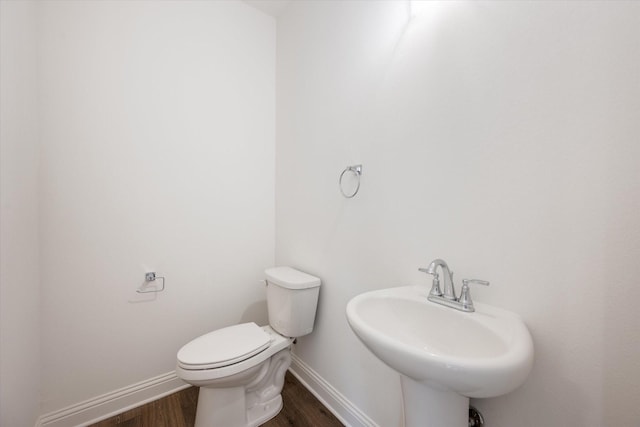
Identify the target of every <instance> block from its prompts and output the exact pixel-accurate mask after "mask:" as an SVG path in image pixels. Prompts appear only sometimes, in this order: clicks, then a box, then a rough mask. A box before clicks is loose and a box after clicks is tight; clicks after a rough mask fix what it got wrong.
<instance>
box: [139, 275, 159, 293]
mask: <svg viewBox="0 0 640 427" xmlns="http://www.w3.org/2000/svg"><path fill="white" fill-rule="evenodd" d="M156 279H160V280H161V281H162V287H161V288H160V289H156V288H153V289H148V290H145V288H146V287H147V286H148V284H149V283H150V282H155V281H156ZM162 291H164V277H162V276H156V273H155V271H150V272H148V273H145V274H144V284H143V285H142V286H140V287H139V288H138V289H136V292H137V293H139V294H149V293H151V292H162Z"/></svg>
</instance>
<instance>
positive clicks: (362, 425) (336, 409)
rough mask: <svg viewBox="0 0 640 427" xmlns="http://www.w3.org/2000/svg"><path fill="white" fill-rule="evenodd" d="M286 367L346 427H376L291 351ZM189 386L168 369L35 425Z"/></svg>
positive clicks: (72, 420)
mask: <svg viewBox="0 0 640 427" xmlns="http://www.w3.org/2000/svg"><path fill="white" fill-rule="evenodd" d="M292 359H293V360H292V363H291V367H290V368H289V370H290V371H291V373H292V374H293V375H294V376H295V377H296V378H297V379H298V380H299V381H300V382H301V383H302V384H303V385H304V386H305V387H306V388H307V389H309V391H310V392H311V393H312V394H313V395H314V396H315V397H316V398H317V399H318V400H319V401H320V402H322V404H323V405H324V406H326V407H327V409H329V410H330V411H331V412H332V413H333V414H334V415H335V416H336V417H337V418H338V419H339V420H340V422H342V423H343V424H344V425H345V426H347V427H379V426H378V424H376V423H375V422H374V421H373V420H371V418H369V417H367V415H366V414H365V413H364V412H362V411H361V410H360V409H358V407H356V406H355V405H354V404H353V403H351V402H350V401H349V400H348V399H347V398H346V397H345V396H344V395H342V394H341V393H340V392H339V391H338V390H336V389H335V388H334V387H333V386H332V385H331V384H329V383H328V382H327V381H326V380H325V379H324V378H322V377H321V376H320V375H319V374H318V373H317V372H316V371H314V370H313V369H311V367H310V366H309V365H307V364H306V363H305V362H303V361H302V360H301V359H300V358H299V357H297V356H296V355H295V354H292ZM187 387H189V384H186V383H185V382H184V381H182V380H181V379H179V378H178V377H177V376H176V374H175V372H173V371H172V372H168V373H166V374H163V375H159V376H157V377H154V378H150V379H148V380H145V381H141V382H139V383H136V384H132V385H130V386H127V387H123V388H121V389H119V390H115V391H112V392H110V393H106V394H103V395H102V396H98V397H95V398H93V399H89V400H86V401H84V402H80V403H77V404H75V405H71V406H68V407H66V408H63V409H60V410H57V411H54V412H50V413H48V414H45V415H42V416H41V417H40V418H38V420H37V421H36V424H35V427H83V426H87V425H90V424H93V423H97V422H98V421H102V420H104V419H107V418H110V417H113V416H114V415H117V414H121V413H123V412H125V411H128V410H129V409H133V408H136V407H138V406H142V405H144V404H146V403H149V402H152V401H154V400H158V399H160V398H162V397H165V396H168V395H170V394H172V393H175V392H178V391H180V390H183V389H185V388H187Z"/></svg>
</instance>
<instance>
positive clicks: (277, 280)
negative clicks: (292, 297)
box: [264, 267, 320, 289]
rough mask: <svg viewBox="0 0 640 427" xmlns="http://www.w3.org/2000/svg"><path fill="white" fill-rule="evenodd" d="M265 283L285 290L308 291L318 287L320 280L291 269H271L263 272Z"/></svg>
mask: <svg viewBox="0 0 640 427" xmlns="http://www.w3.org/2000/svg"><path fill="white" fill-rule="evenodd" d="M264 274H265V275H266V276H267V281H269V282H271V283H274V284H276V285H278V286H281V287H283V288H287V289H308V288H317V287H318V286H320V279H319V278H317V277H315V276H312V275H310V274H307V273H303V272H302V271H299V270H296V269H295V268H291V267H272V268H267V269H266V270H265V271H264Z"/></svg>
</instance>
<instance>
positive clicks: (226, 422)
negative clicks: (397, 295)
mask: <svg viewBox="0 0 640 427" xmlns="http://www.w3.org/2000/svg"><path fill="white" fill-rule="evenodd" d="M265 274H266V278H267V307H268V311H269V326H262V327H260V326H258V325H256V324H255V323H242V324H239V325H234V326H229V327H227V328H223V329H218V330H216V331H213V332H210V333H208V334H205V335H202V336H201V337H198V338H196V339H194V340H193V341H191V342H190V343H188V344H186V345H185V346H184V347H182V348H181V349H180V350H179V351H178V366H177V368H176V374H177V375H178V377H179V378H182V379H183V380H184V381H186V382H188V383H189V384H193V385H195V386H198V387H200V394H199V397H198V408H197V411H196V424H195V427H254V426H259V425H261V424H263V423H265V422H267V421H268V420H270V419H271V418H273V417H275V416H276V415H277V414H278V412H280V409H282V396H281V395H280V392H281V391H282V386H283V385H284V375H285V373H286V371H287V369H288V368H289V365H291V344H292V342H293V340H294V339H295V338H296V337H301V336H303V335H307V334H309V333H310V332H311V331H312V330H313V323H314V320H315V315H316V306H317V303H318V293H319V290H320V279H318V278H317V277H314V276H311V275H309V274H306V273H303V272H301V271H298V270H295V269H293V268H291V267H274V268H269V269H267V270H265Z"/></svg>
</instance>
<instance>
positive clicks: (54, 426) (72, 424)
mask: <svg viewBox="0 0 640 427" xmlns="http://www.w3.org/2000/svg"><path fill="white" fill-rule="evenodd" d="M187 387H189V384H186V383H185V382H184V381H182V380H181V379H180V378H178V377H177V376H176V373H175V372H173V371H171V372H168V373H166V374H163V375H159V376H157V377H154V378H150V379H148V380H145V381H141V382H139V383H136V384H132V385H130V386H127V387H123V388H121V389H119V390H115V391H112V392H110V393H106V394H103V395H102V396H98V397H94V398H93V399H89V400H86V401H84V402H81V403H77V404H75V405H71V406H68V407H66V408H63V409H60V410H57V411H54V412H50V413H48V414H45V415H42V416H41V417H40V418H38V421H36V425H35V427H81V426H87V425H90V424H93V423H97V422H98V421H102V420H104V419H107V418H110V417H113V416H114V415H118V414H120V413H122V412H125V411H128V410H129V409H133V408H136V407H138V406H141V405H144V404H145V403H149V402H152V401H154V400H158V399H160V398H162V397H165V396H168V395H170V394H172V393H175V392H177V391H180V390H183V389H185V388H187Z"/></svg>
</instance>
